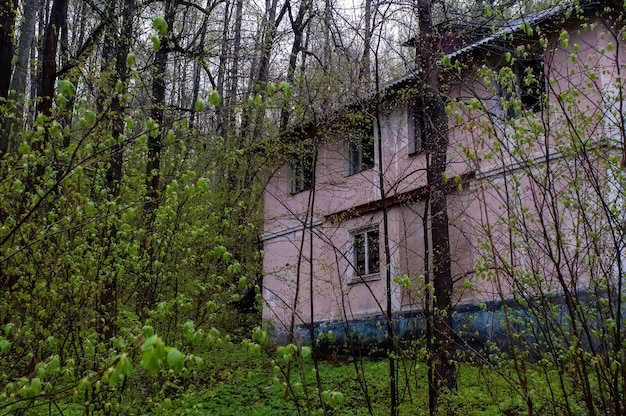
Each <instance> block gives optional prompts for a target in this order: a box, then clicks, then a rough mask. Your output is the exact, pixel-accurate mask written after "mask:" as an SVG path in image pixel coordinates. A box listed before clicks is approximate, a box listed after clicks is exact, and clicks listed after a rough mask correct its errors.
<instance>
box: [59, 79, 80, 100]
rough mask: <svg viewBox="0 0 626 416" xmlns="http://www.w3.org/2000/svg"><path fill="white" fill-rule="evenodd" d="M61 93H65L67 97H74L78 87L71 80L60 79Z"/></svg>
mask: <svg viewBox="0 0 626 416" xmlns="http://www.w3.org/2000/svg"><path fill="white" fill-rule="evenodd" d="M57 88H58V90H59V94H61V95H63V96H64V97H65V98H68V99H72V98H73V97H74V94H76V87H75V86H74V84H72V82H71V81H68V80H66V79H62V80H59V85H58V87H57Z"/></svg>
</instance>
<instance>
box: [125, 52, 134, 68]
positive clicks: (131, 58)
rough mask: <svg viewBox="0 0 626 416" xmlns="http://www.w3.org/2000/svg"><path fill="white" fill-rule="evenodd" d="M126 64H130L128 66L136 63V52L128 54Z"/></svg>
mask: <svg viewBox="0 0 626 416" xmlns="http://www.w3.org/2000/svg"><path fill="white" fill-rule="evenodd" d="M126 65H128V66H133V65H135V54H134V53H129V54H128V55H126Z"/></svg>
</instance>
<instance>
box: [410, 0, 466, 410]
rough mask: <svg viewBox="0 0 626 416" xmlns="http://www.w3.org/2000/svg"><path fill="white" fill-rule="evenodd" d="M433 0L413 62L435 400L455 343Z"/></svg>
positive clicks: (427, 3)
mask: <svg viewBox="0 0 626 416" xmlns="http://www.w3.org/2000/svg"><path fill="white" fill-rule="evenodd" d="M431 7H432V3H431V0H417V11H418V18H419V29H420V43H419V46H418V50H417V62H418V65H419V68H418V69H419V70H420V71H421V74H422V80H421V81H422V82H421V90H422V96H423V99H422V102H423V103H424V107H425V108H424V113H425V115H426V126H425V127H426V134H427V144H426V157H427V158H428V171H427V181H428V187H429V204H430V223H431V240H432V245H431V250H432V251H431V253H432V257H431V258H432V265H431V266H432V268H431V270H432V283H433V289H434V293H433V308H432V313H433V316H432V319H433V338H434V339H433V348H432V351H431V352H430V353H431V354H433V361H434V375H435V380H434V383H431V385H430V391H431V394H432V395H433V396H434V397H435V398H436V397H438V396H439V394H440V392H441V389H442V388H447V389H454V388H456V383H457V377H456V368H455V366H454V361H453V358H454V351H455V349H454V341H453V330H452V289H453V281H452V271H451V260H450V235H449V231H448V202H447V196H446V186H445V183H444V172H445V171H446V165H447V151H448V144H449V137H448V119H447V117H446V114H445V102H444V97H443V95H442V93H441V88H440V85H439V79H440V77H439V75H440V74H439V72H440V71H439V67H438V65H437V61H438V60H439V58H440V57H441V48H440V46H439V42H438V38H437V36H436V32H435V28H434V26H433V23H432V16H431Z"/></svg>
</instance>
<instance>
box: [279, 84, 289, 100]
mask: <svg viewBox="0 0 626 416" xmlns="http://www.w3.org/2000/svg"><path fill="white" fill-rule="evenodd" d="M278 88H279V89H281V90H282V91H283V94H284V96H285V97H286V98H289V97H290V96H291V84H289V83H288V82H286V81H283V82H281V83H280V84H278Z"/></svg>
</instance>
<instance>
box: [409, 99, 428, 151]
mask: <svg viewBox="0 0 626 416" xmlns="http://www.w3.org/2000/svg"><path fill="white" fill-rule="evenodd" d="M424 121H425V119H424V106H423V104H422V101H421V100H419V99H417V98H416V99H413V100H411V101H410V102H409V109H408V117H407V123H408V126H407V127H408V129H407V131H408V138H409V155H412V154H415V153H419V152H421V151H422V150H424V145H425V144H426V136H425V134H424V133H425V128H424V127H425V125H424Z"/></svg>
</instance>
